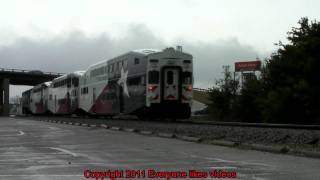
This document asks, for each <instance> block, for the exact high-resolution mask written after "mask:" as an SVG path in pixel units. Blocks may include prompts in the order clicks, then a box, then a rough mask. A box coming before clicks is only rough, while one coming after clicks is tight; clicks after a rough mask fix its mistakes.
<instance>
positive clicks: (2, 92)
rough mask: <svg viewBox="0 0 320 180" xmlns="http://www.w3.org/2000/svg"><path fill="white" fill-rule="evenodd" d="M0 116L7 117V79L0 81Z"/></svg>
mask: <svg viewBox="0 0 320 180" xmlns="http://www.w3.org/2000/svg"><path fill="white" fill-rule="evenodd" d="M0 115H1V116H9V79H7V78H6V79H0Z"/></svg>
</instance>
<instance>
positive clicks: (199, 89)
mask: <svg viewBox="0 0 320 180" xmlns="http://www.w3.org/2000/svg"><path fill="white" fill-rule="evenodd" d="M193 90H195V91H200V92H209V91H210V90H209V89H202V88H193Z"/></svg>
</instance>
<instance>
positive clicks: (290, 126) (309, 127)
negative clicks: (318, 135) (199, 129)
mask: <svg viewBox="0 0 320 180" xmlns="http://www.w3.org/2000/svg"><path fill="white" fill-rule="evenodd" d="M181 122H190V123H192V124H207V125H216V126H237V127H257V128H281V129H306V130H320V125H301V124H269V123H243V122H218V121H201V120H199V121H194V120H193V121H181Z"/></svg>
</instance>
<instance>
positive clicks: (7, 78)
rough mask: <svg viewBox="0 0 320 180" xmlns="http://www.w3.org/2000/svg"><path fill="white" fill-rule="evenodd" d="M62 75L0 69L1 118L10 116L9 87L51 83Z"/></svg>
mask: <svg viewBox="0 0 320 180" xmlns="http://www.w3.org/2000/svg"><path fill="white" fill-rule="evenodd" d="M61 75H63V74H62V73H54V72H42V71H38V70H21V69H5V68H0V116H1V115H2V116H7V115H9V85H10V84H12V85H28V86H35V85H37V84H40V83H43V82H47V81H51V80H53V79H54V78H56V77H59V76H61Z"/></svg>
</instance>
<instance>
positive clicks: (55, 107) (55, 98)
mask: <svg viewBox="0 0 320 180" xmlns="http://www.w3.org/2000/svg"><path fill="white" fill-rule="evenodd" d="M54 113H57V95H54Z"/></svg>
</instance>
